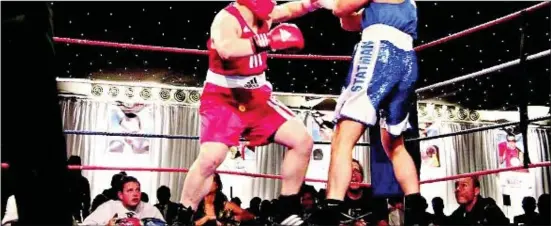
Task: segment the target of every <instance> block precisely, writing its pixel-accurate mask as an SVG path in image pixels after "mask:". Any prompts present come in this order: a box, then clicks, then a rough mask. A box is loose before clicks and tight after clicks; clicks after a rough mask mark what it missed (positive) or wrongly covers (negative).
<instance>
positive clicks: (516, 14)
mask: <svg viewBox="0 0 551 226" xmlns="http://www.w3.org/2000/svg"><path fill="white" fill-rule="evenodd" d="M549 3H550V2H549V1H545V2H542V3H539V4H536V5H533V6H530V7H528V8H526V9H523V10H520V11H518V12H514V13H511V14H509V15H506V16H503V17H500V18H497V19H495V20H492V21H489V22H486V23H483V24H481V25H478V26H475V27H472V28H469V29H466V30H463V31H460V32H457V33H455V34H452V35H448V36H446V37H444V38H441V39H438V40H435V41H432V42H429V43H427V44H424V45H421V46H418V47H416V48H415V50H416V51H419V50H422V49H426V48H428V47H432V46H435V45H438V44H441V43H444V42H448V41H450V40H452V39H457V38H460V37H463V36H465V35H468V34H472V33H474V32H477V31H481V30H484V29H486V28H489V27H492V26H494V25H498V24H501V23H503V22H506V21H509V20H512V19H515V18H517V17H519V16H521V15H522V12H532V11H534V10H537V9H540V8H543V7H545V6H547V5H549Z"/></svg>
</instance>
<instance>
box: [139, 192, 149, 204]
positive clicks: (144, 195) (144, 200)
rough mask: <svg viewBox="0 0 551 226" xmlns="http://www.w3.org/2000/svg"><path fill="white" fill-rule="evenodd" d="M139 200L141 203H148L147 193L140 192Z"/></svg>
mask: <svg viewBox="0 0 551 226" xmlns="http://www.w3.org/2000/svg"><path fill="white" fill-rule="evenodd" d="M141 200H142V202H149V195H147V193H145V192H142V198H141Z"/></svg>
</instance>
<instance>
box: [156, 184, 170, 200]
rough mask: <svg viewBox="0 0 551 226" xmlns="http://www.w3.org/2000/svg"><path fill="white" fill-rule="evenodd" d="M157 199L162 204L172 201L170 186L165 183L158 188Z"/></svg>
mask: <svg viewBox="0 0 551 226" xmlns="http://www.w3.org/2000/svg"><path fill="white" fill-rule="evenodd" d="M157 200H159V203H160V204H166V203H168V202H169V201H170V188H168V187H167V186H164V185H162V186H160V187H159V188H157Z"/></svg>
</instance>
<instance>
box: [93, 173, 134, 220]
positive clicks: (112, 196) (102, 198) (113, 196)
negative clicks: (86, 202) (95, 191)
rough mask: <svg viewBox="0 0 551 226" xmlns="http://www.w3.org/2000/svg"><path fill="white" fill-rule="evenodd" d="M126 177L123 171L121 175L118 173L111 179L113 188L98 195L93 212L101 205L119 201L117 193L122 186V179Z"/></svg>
mask: <svg viewBox="0 0 551 226" xmlns="http://www.w3.org/2000/svg"><path fill="white" fill-rule="evenodd" d="M124 176H126V172H124V171H121V172H120V173H117V174H115V175H113V177H111V188H109V189H105V190H103V192H102V193H101V194H99V195H97V196H96V197H95V198H94V201H92V209H91V211H92V212H93V211H94V210H96V208H98V206H100V205H101V204H103V203H105V202H107V201H109V200H117V199H118V197H117V191H118V190H120V189H119V188H118V187H119V186H120V183H121V179H122V178H123V177H124Z"/></svg>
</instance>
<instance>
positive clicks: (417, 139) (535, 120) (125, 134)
mask: <svg viewBox="0 0 551 226" xmlns="http://www.w3.org/2000/svg"><path fill="white" fill-rule="evenodd" d="M550 119H551V116H543V117H537V118H533V119H530V120H528V122H537V121H544V120H550ZM519 123H520V122H518V121H517V122H508V123H501V124H496V125H490V126H482V127H477V128H472V129H466V130H461V131H457V132H453V133H446V134H441V135H437V136H430V137H421V138H414V139H407V140H406V142H414V141H424V140H432V139H438V138H443V137H450V136H455V135H463V134H467V133H474V132H479V131H483V130H490V129H497V128H501V127H505V126H513V125H517V124H519ZM63 132H64V133H65V134H70V135H96V136H114V137H144V138H165V139H186V140H198V139H199V137H198V136H186V135H166V134H144V133H113V132H98V131H81V130H65V131H63ZM242 141H244V140H242ZM314 144H331V142H328V141H314ZM356 146H369V143H367V142H359V143H357V144H356Z"/></svg>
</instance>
